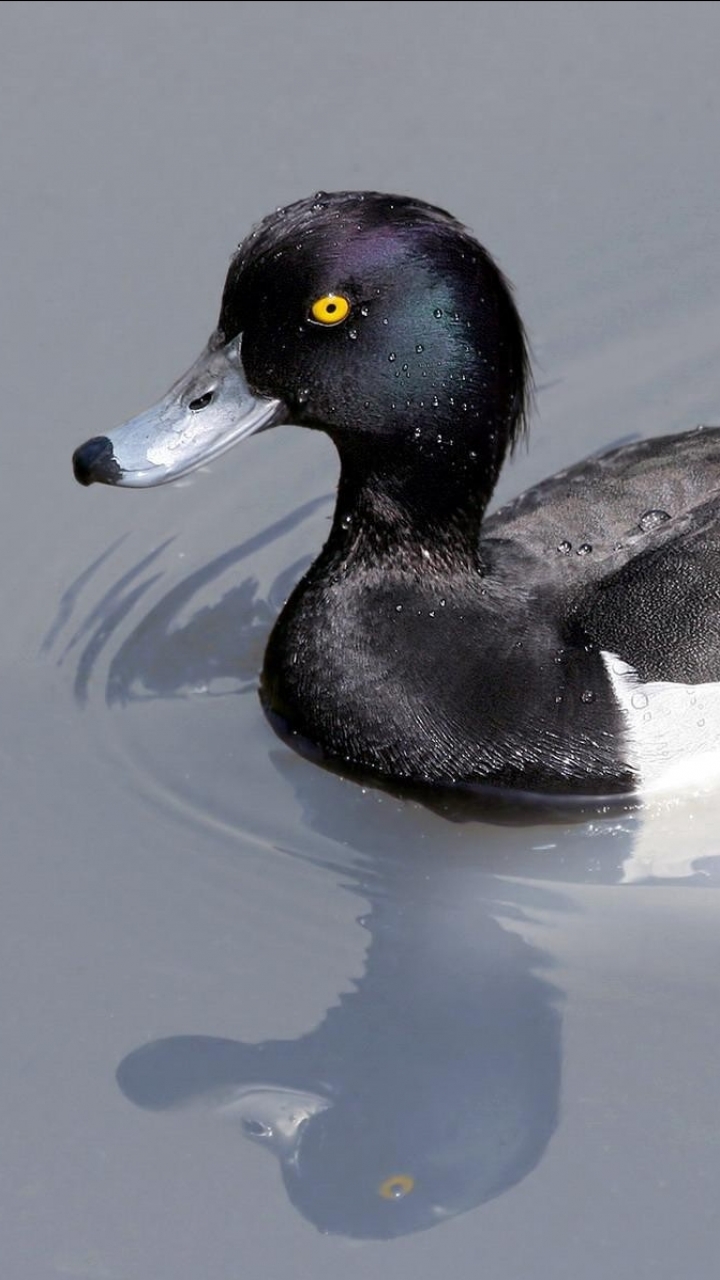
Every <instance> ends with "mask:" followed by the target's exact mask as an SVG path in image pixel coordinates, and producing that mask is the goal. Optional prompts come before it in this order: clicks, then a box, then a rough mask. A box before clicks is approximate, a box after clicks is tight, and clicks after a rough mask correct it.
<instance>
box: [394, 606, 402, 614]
mask: <svg viewBox="0 0 720 1280" xmlns="http://www.w3.org/2000/svg"><path fill="white" fill-rule="evenodd" d="M395 612H396V613H402V605H401V604H396V605H395Z"/></svg>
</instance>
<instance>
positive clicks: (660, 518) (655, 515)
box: [638, 507, 670, 533]
mask: <svg viewBox="0 0 720 1280" xmlns="http://www.w3.org/2000/svg"><path fill="white" fill-rule="evenodd" d="M669 519H670V515H669V513H668V512H667V511H661V510H660V508H659V507H652V508H651V510H650V511H645V512H643V514H642V515H641V517H640V519H639V520H638V528H639V529H642V531H643V533H651V532H652V530H653V529H659V528H660V525H661V524H665V522H666V521H667V520H669Z"/></svg>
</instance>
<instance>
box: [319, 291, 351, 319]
mask: <svg viewBox="0 0 720 1280" xmlns="http://www.w3.org/2000/svg"><path fill="white" fill-rule="evenodd" d="M349 313H350V303H349V302H348V300H347V298H343V296H342V294H341V293H326V294H325V297H324V298H318V300H317V302H313V304H312V306H311V308H310V315H311V316H312V318H313V320H317V322H318V324H340V321H341V320H344V319H345V317H346V316H347V315H349Z"/></svg>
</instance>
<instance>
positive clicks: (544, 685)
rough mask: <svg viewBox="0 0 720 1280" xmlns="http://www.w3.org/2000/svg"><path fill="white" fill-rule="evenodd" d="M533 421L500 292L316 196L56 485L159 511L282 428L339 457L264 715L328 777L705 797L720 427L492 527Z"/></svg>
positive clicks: (446, 238)
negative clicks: (138, 402) (188, 356)
mask: <svg viewBox="0 0 720 1280" xmlns="http://www.w3.org/2000/svg"><path fill="white" fill-rule="evenodd" d="M531 398H532V374H531V368H530V359H529V348H528V341H527V339H526V335H525V331H524V327H523V323H522V320H521V318H520V315H519V312H518V308H517V305H516V302H515V299H514V294H513V290H512V288H511V286H510V285H509V283H508V281H507V280H506V278H505V276H504V275H503V273H502V271H501V270H500V268H499V266H498V265H497V264H496V263H495V261H494V260H493V258H492V257H491V255H490V254H489V253H488V251H487V250H486V249H485V248H484V247H483V246H482V245H481V244H480V243H479V241H478V240H477V239H476V238H475V237H474V235H473V234H472V233H471V232H470V231H469V230H468V229H467V228H466V226H465V225H464V224H463V223H461V222H460V221H458V220H457V219H456V218H454V217H453V216H452V215H450V214H449V213H447V212H445V211H444V210H443V209H441V208H438V207H435V206H434V205H431V204H428V203H425V202H424V201H422V200H419V199H414V198H412V197H409V196H398V195H390V194H384V193H380V192H373V191H361V192H353V191H340V192H335V193H325V192H318V193H316V194H315V195H314V196H311V197H309V198H307V199H303V200H299V201H297V202H295V203H293V204H290V205H288V206H287V207H285V208H282V209H279V210H277V211H276V212H274V213H272V214H271V215H270V216H269V217H266V218H265V219H264V220H263V221H261V222H260V223H259V224H258V225H257V226H256V227H255V228H254V229H253V230H252V231H251V232H250V234H249V235H248V237H247V238H246V239H245V240H244V241H243V242H242V243H241V244H240V246H239V248H238V249H237V251H236V252H235V254H234V256H233V257H232V260H231V263H230V267H229V270H228V273H227V279H226V281H225V286H224V290H223V293H222V301H221V307H220V315H219V320H218V323H217V326H216V328H215V329H214V331H213V333H212V334H211V337H210V339H209V341H208V343H207V346H206V347H205V349H204V350H203V352H202V353H201V355H200V357H199V359H198V360H197V361H196V363H195V364H194V365H193V366H192V367H191V369H190V370H189V371H188V372H187V373H186V374H185V375H184V376H183V377H181V378H180V379H179V380H178V381H177V382H176V383H175V384H174V385H173V387H172V388H171V389H170V391H169V392H168V393H167V395H166V396H165V397H164V398H163V399H162V400H160V401H159V402H158V403H157V404H156V405H155V406H154V407H153V408H152V409H150V410H147V411H145V412H143V413H141V414H140V415H139V416H137V417H135V418H133V419H132V420H131V421H129V422H127V423H125V424H124V425H123V426H121V427H118V428H117V429H115V430H112V431H110V432H109V433H108V434H107V435H103V436H95V437H93V438H92V439H90V440H88V441H86V442H85V443H84V444H83V445H81V446H80V447H79V448H78V449H76V451H75V453H74V455H73V468H74V474H75V477H76V479H77V480H78V481H79V482H80V483H81V484H83V485H89V484H91V483H93V482H100V483H103V484H108V485H115V486H119V487H123V486H128V487H150V486H154V485H158V484H164V483H167V482H170V481H172V480H174V479H176V478H177V477H179V476H183V475H186V474H187V473H189V472H190V471H192V470H194V469H195V468H197V467H199V466H201V465H204V464H205V463H207V462H208V461H209V460H211V459H213V458H215V457H217V456H218V455H220V454H221V453H222V452H224V451H225V450H226V449H228V448H229V447H231V446H232V445H234V444H235V443H237V442H238V441H240V440H242V439H244V438H245V437H248V436H250V435H257V434H259V433H262V432H264V431H266V430H268V429H270V428H271V427H272V426H274V425H276V424H278V423H292V424H295V425H297V426H303V427H306V428H309V429H312V430H316V431H323V432H325V433H326V434H327V435H328V436H329V437H330V439H331V440H332V442H333V443H334V445H335V447H336V450H337V453H338V455H339V460H340V474H339V481H338V487H337V497H336V505H335V512H334V516H333V519H332V524H331V528H330V533H329V536H328V538H327V541H326V542H325V545H324V546H323V547H322V549H321V550H320V552H319V554H318V556H317V558H316V559H315V561H314V563H313V564H312V566H311V567H310V569H309V570H308V572H307V573H306V574H305V576H304V577H303V578H302V580H301V581H300V582H299V583H298V584H297V586H296V587H295V589H294V590H293V591H292V593H291V594H290V596H289V598H288V600H287V602H286V603H285V605H284V608H283V609H282V611H281V613H280V615H279V617H278V619H277V621H276V623H275V625H274V628H273V630H272V632H271V634H270V636H269V639H268V642H267V648H266V652H265V659H264V665H263V670H262V674H261V678H260V685H259V691H260V697H261V700H262V704H263V707H264V709H265V712H266V714H267V716H268V718H269V719H270V721H271V723H272V725H273V727H274V728H275V729H276V730H277V731H278V733H280V734H281V736H282V737H283V738H285V739H286V740H287V741H289V742H290V743H291V744H292V745H293V746H294V747H295V748H296V749H297V750H298V751H300V752H301V753H303V754H305V755H308V756H310V757H311V758H312V759H313V760H316V761H317V762H319V763H322V764H324V765H326V766H327V767H329V768H331V769H338V770H340V771H341V772H342V773H345V774H348V775H350V776H352V777H353V778H355V779H359V780H363V781H365V782H367V781H369V782H371V783H375V784H376V785H377V786H379V787H383V786H387V787H390V788H392V787H397V788H398V789H400V790H401V791H403V792H404V791H406V790H409V791H410V792H412V793H413V794H423V795H428V794H432V795H439V794H456V795H459V794H467V795H471V796H473V797H480V798H481V799H482V798H483V797H484V798H486V799H488V800H489V799H490V798H491V797H494V798H496V799H497V798H499V799H500V802H501V803H504V804H510V805H515V804H519V805H520V804H522V803H525V802H529V803H535V802H537V803H539V804H541V803H542V802H543V801H544V800H547V801H549V802H555V801H558V800H560V799H561V798H562V799H563V800H564V801H567V802H568V803H570V804H572V803H573V802H574V801H579V802H582V803H583V804H584V803H587V802H590V803H592V804H597V805H603V804H604V805H609V804H611V803H612V802H614V801H622V802H628V803H634V802H635V801H637V800H638V799H641V798H643V797H645V796H646V795H649V794H650V795H651V794H653V793H656V792H658V791H667V790H668V789H669V790H671V791H673V790H675V789H677V788H678V787H684V786H687V785H694V784H696V783H697V781H698V779H700V778H706V777H707V778H709V779H713V778H717V777H718V776H720V428H716V427H703V428H697V429H695V430H690V431H686V432H683V433H680V434H673V435H666V436H663V437H656V438H652V439H644V440H638V441H634V442H632V443H629V444H628V443H626V444H621V445H619V446H616V447H615V448H612V449H610V450H608V451H606V452H604V453H601V454H596V455H593V456H592V457H590V458H589V459H587V460H585V461H582V462H579V463H577V464H575V465H572V466H570V467H569V468H567V469H566V470H563V471H561V472H560V473H558V474H556V475H554V476H552V477H551V478H549V479H547V480H545V481H543V482H542V483H540V484H537V485H535V486H534V487H533V488H531V489H529V490H528V491H527V492H525V493H523V494H521V495H520V496H519V497H517V498H515V499H514V500H512V501H510V502H508V503H507V504H506V505H504V506H502V507H501V508H500V509H499V510H497V511H495V512H493V513H492V514H488V513H487V509H488V506H489V503H490V500H491V497H492V494H493V491H494V489H495V485H496V482H497V479H498V476H499V474H500V470H501V468H502V466H503V463H504V462H505V460H506V458H507V457H508V456H509V455H510V454H511V453H512V452H513V450H514V449H515V448H516V447H517V445H518V443H519V442H520V441H521V440H522V439H523V438H524V436H525V434H526V429H527V419H528V407H529V404H530V402H531Z"/></svg>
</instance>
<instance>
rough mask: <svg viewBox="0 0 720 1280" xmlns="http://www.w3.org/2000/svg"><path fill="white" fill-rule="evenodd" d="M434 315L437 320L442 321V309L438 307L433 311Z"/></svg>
mask: <svg viewBox="0 0 720 1280" xmlns="http://www.w3.org/2000/svg"><path fill="white" fill-rule="evenodd" d="M433 315H434V317H435V319H436V320H440V319H442V307H436V308H435V310H434V311H433Z"/></svg>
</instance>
